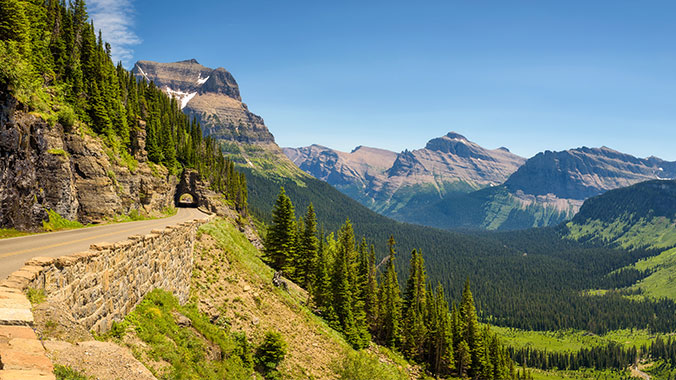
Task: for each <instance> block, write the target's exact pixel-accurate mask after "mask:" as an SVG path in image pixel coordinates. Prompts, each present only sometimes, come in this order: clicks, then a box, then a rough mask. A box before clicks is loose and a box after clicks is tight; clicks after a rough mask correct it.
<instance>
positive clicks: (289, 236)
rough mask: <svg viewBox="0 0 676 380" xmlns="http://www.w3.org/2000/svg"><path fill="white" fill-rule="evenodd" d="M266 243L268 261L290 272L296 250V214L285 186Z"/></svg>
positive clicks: (274, 210) (278, 198) (276, 206)
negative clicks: (291, 261)
mask: <svg viewBox="0 0 676 380" xmlns="http://www.w3.org/2000/svg"><path fill="white" fill-rule="evenodd" d="M264 245H265V259H266V261H267V262H268V263H270V265H272V267H273V268H275V269H277V270H281V271H283V272H284V273H288V272H289V271H290V269H291V268H290V267H289V264H290V260H291V258H292V257H293V256H294V254H295V250H296V216H295V213H294V209H293V204H292V203H291V199H289V197H288V196H287V195H286V192H285V191H284V187H281V188H280V189H279V195H278V196H277V202H276V203H275V207H274V208H273V210H272V224H271V225H270V227H269V229H268V233H267V235H266V236H265V244H264Z"/></svg>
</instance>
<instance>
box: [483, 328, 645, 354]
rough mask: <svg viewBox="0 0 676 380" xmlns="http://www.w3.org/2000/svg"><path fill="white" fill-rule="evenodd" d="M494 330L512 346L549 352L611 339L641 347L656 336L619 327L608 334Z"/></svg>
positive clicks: (606, 342)
mask: <svg viewBox="0 0 676 380" xmlns="http://www.w3.org/2000/svg"><path fill="white" fill-rule="evenodd" d="M491 330H492V331H493V332H495V333H497V334H498V336H500V337H501V339H502V341H503V342H504V343H505V344H507V345H508V346H512V347H514V348H517V349H518V348H532V349H539V350H547V351H549V352H566V351H577V350H580V349H582V348H589V347H593V346H599V345H606V344H608V343H610V342H615V343H620V344H624V345H630V346H635V347H640V346H641V345H643V344H646V343H648V342H650V341H652V340H653V339H654V338H655V335H653V334H650V333H649V332H648V331H647V330H615V331H611V332H609V333H607V334H604V335H595V334H591V333H589V332H586V331H580V330H558V331H526V330H519V329H514V328H510V327H499V326H491Z"/></svg>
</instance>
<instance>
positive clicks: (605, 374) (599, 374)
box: [529, 369, 630, 380]
mask: <svg viewBox="0 0 676 380" xmlns="http://www.w3.org/2000/svg"><path fill="white" fill-rule="evenodd" d="M529 371H531V373H532V374H533V380H555V379H556V380H562V379H571V380H573V379H581V380H582V379H590V380H626V379H629V378H630V377H629V371H611V370H603V371H600V370H595V369H584V370H579V371H542V370H538V369H530V370H529Z"/></svg>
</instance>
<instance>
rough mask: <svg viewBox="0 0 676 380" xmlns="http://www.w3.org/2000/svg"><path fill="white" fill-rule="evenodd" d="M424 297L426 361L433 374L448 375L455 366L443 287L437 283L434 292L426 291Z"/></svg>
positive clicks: (449, 321) (449, 320)
mask: <svg viewBox="0 0 676 380" xmlns="http://www.w3.org/2000/svg"><path fill="white" fill-rule="evenodd" d="M426 299H427V300H426V305H427V308H428V311H427V314H426V320H425V322H426V328H427V336H426V341H425V348H426V351H427V352H426V361H427V363H429V365H430V367H429V368H430V370H431V371H432V372H433V373H434V374H435V375H437V376H439V375H444V376H445V375H449V374H450V373H451V371H452V370H453V369H454V368H455V360H454V354H453V336H452V329H451V325H452V324H451V319H450V315H449V313H448V303H447V302H446V297H445V295H444V288H443V287H442V286H441V284H438V285H437V290H436V292H434V294H433V292H432V291H431V290H430V291H428V292H427V294H426Z"/></svg>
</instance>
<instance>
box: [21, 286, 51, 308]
mask: <svg viewBox="0 0 676 380" xmlns="http://www.w3.org/2000/svg"><path fill="white" fill-rule="evenodd" d="M26 298H28V301H30V303H31V305H37V304H40V303H42V302H45V300H46V299H47V296H46V295H45V290H44V289H33V288H29V289H28V290H27V291H26Z"/></svg>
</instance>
